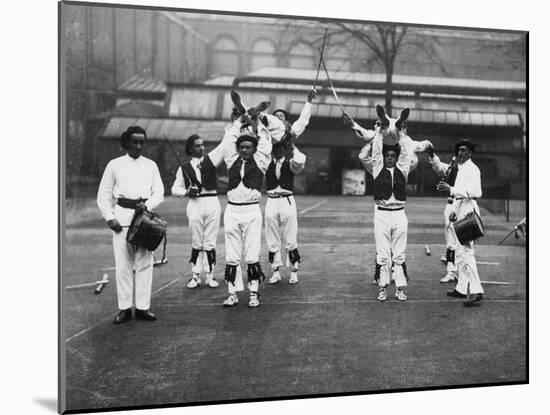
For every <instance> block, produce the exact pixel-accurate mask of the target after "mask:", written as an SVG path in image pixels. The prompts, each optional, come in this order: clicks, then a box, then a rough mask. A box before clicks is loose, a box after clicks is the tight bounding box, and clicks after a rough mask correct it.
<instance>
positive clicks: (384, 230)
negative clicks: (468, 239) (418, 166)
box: [359, 134, 411, 299]
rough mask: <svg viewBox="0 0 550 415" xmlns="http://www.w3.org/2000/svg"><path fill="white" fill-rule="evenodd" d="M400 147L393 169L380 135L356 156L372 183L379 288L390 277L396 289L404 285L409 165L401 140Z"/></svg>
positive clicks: (406, 150)
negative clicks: (388, 161)
mask: <svg viewBox="0 0 550 415" xmlns="http://www.w3.org/2000/svg"><path fill="white" fill-rule="evenodd" d="M399 144H400V152H399V156H398V159H397V163H396V165H395V167H392V168H386V167H384V155H383V154H382V148H383V147H382V146H383V143H382V137H381V135H379V134H378V135H376V136H375V137H374V139H373V140H372V141H371V142H369V143H367V144H366V145H365V146H364V147H363V148H362V149H361V152H360V153H359V160H360V161H361V163H362V164H363V166H364V167H365V168H366V169H367V171H368V172H369V173H371V174H372V176H373V178H374V181H375V184H374V198H375V211H374V240H375V244H376V262H377V264H379V265H380V279H379V282H378V284H379V286H380V288H381V289H384V288H385V287H386V286H388V285H389V284H390V281H391V279H392V278H393V279H394V280H395V285H396V287H397V288H398V289H402V288H403V287H406V286H407V278H406V271H405V270H404V269H403V265H404V263H405V250H406V247H407V226H408V221H407V215H406V214H405V210H404V207H405V199H406V183H407V177H408V174H409V171H410V167H411V162H410V156H409V153H408V149H407V146H406V143H405V142H404V140H401V141H400V143H399ZM371 145H372V148H371ZM392 264H393V267H392ZM392 269H393V275H392ZM396 296H397V293H396ZM379 299H380V298H379ZM383 299H385V297H384V298H383ZM400 299H406V296H404V295H403V297H402V298H400Z"/></svg>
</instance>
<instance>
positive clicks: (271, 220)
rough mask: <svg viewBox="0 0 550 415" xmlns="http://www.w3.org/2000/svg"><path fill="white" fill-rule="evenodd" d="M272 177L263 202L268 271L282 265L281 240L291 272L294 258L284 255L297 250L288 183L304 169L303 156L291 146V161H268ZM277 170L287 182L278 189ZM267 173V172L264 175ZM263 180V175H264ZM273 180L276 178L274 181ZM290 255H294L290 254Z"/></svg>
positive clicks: (294, 213)
mask: <svg viewBox="0 0 550 415" xmlns="http://www.w3.org/2000/svg"><path fill="white" fill-rule="evenodd" d="M271 163H272V166H273V167H272V168H273V169H274V172H272V173H271V174H273V175H274V178H271V179H273V181H272V180H268V191H267V196H268V199H267V203H266V205H265V239H266V244H267V249H268V251H269V254H270V262H271V268H272V270H273V271H276V270H278V269H279V267H281V266H282V265H283V262H282V259H281V237H282V240H283V241H284V247H285V249H286V251H287V255H286V257H287V259H288V260H287V261H285V262H287V266H288V265H291V266H292V269H291V272H294V273H295V272H296V271H297V270H298V264H299V255H298V258H294V257H293V258H292V259H294V261H292V260H291V259H290V258H289V257H288V255H289V253H290V252H296V254H297V249H298V213H297V211H296V201H295V200H294V196H293V190H292V186H289V185H288V184H290V181H293V180H294V174H298V173H301V172H302V171H303V170H304V167H305V163H306V156H305V154H304V153H302V152H301V151H300V150H298V148H296V147H294V149H293V152H292V158H291V159H290V160H288V161H287V160H286V159H285V157H282V158H280V159H273V160H272V162H271ZM281 169H282V170H283V176H284V177H285V179H286V180H288V181H289V183H288V184H283V186H284V187H282V186H281V184H282V183H281V182H280V181H279V180H280V179H281ZM269 174H270V172H269V171H268V173H267V175H269ZM266 177H267V176H266ZM275 178H276V179H275ZM272 182H273V184H272V186H273V185H275V184H276V187H274V188H272V189H269V187H270V184H271V183H272ZM291 255H294V254H291Z"/></svg>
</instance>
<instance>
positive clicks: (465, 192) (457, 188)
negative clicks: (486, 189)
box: [451, 159, 481, 199]
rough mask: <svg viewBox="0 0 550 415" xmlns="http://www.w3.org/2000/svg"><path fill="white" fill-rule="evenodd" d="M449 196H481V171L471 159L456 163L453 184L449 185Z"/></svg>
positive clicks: (469, 197) (470, 197)
mask: <svg viewBox="0 0 550 415" xmlns="http://www.w3.org/2000/svg"><path fill="white" fill-rule="evenodd" d="M451 196H454V197H455V198H459V199H460V198H464V199H466V198H468V199H472V198H474V197H475V198H478V197H481V172H480V171H479V168H478V167H477V166H476V165H475V164H474V162H473V161H472V160H471V159H468V160H466V161H465V162H464V163H462V164H460V163H459V164H458V173H457V175H456V180H455V185H454V186H453V187H451Z"/></svg>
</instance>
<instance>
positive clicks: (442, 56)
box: [63, 6, 526, 198]
mask: <svg viewBox="0 0 550 415" xmlns="http://www.w3.org/2000/svg"><path fill="white" fill-rule="evenodd" d="M65 10H66V15H65V16H64V20H63V22H64V27H65V33H64V36H65V42H64V43H65V46H66V47H65V63H66V65H65V69H66V85H65V88H66V99H67V101H66V103H67V125H66V128H67V156H68V157H67V160H68V163H67V173H68V174H67V192H68V196H72V195H80V194H82V195H88V194H93V193H94V192H95V188H96V185H97V182H98V180H99V178H100V176H101V173H102V171H103V168H104V166H105V163H106V162H107V161H108V160H109V159H111V158H113V157H114V156H115V155H116V154H119V153H121V151H120V149H119V146H118V137H119V136H120V132H121V131H123V130H124V129H125V128H126V127H127V126H128V125H132V124H136V123H139V124H140V125H143V126H144V127H146V129H147V132H148V135H149V140H150V141H149V144H148V149H147V152H148V154H149V155H150V156H151V157H152V158H154V159H155V160H156V161H157V162H158V164H159V167H160V168H161V174H162V176H163V179H164V180H165V186H166V188H167V189H169V188H170V186H171V182H172V180H173V177H174V173H175V170H176V168H177V165H178V163H179V162H178V160H177V158H176V155H175V153H178V155H181V156H183V155H184V152H183V151H182V150H183V141H184V140H185V139H186V138H187V137H188V136H189V135H190V134H192V133H199V134H200V135H202V136H203V137H204V138H205V139H206V141H207V147H209V148H212V147H213V146H215V145H216V143H217V142H218V141H219V140H220V139H221V137H222V135H223V128H224V126H225V125H226V124H227V122H228V118H229V113H230V110H231V103H230V99H229V91H230V89H231V88H237V89H238V90H239V92H241V94H242V95H243V97H244V99H245V102H250V103H255V102H257V101H260V100H265V99H269V100H270V101H271V102H272V106H271V109H275V108H285V109H287V110H289V111H290V112H291V113H292V114H294V115H295V116H298V114H299V111H300V110H301V106H302V104H303V101H304V99H305V97H306V95H307V91H308V90H309V89H311V86H312V85H313V80H314V79H315V74H316V69H317V65H318V62H319V50H320V43H321V39H322V37H323V33H324V31H325V29H327V32H328V33H329V34H330V36H329V41H328V42H327V45H326V48H325V51H324V54H323V56H324V59H325V61H326V64H327V67H328V70H329V72H330V74H331V78H332V80H333V82H334V86H335V88H336V89H337V91H338V95H339V97H340V100H341V101H342V103H344V104H345V108H346V111H348V112H350V113H351V114H352V115H353V116H354V117H355V118H356V120H357V121H358V122H360V123H361V124H362V125H363V126H364V127H370V126H371V125H372V123H373V122H374V120H375V118H376V117H375V114H374V105H375V104H378V103H380V104H384V99H385V90H386V89H387V88H386V83H385V82H386V74H385V71H386V69H387V65H384V64H383V63H382V62H381V60H380V59H379V57H378V56H377V54H376V53H375V52H374V51H373V50H372V48H369V47H368V45H367V44H366V43H365V42H364V41H363V40H362V39H361V38H360V37H357V36H350V35H349V33H344V32H342V31H341V28H339V27H338V25H337V24H329V23H327V22H323V23H320V22H318V21H314V20H295V19H279V18H258V17H242V16H232V15H215V14H195V13H175V12H166V11H162V12H161V11H152V10H140V9H127V8H106V7H84V6H68V7H66V8H65ZM386 26H388V25H386ZM354 28H355V26H354ZM389 28H390V29H391V28H392V27H391V25H390V26H389ZM393 28H397V29H401V30H403V28H402V27H401V26H393ZM379 29H380V28H379V27H377V26H376V24H374V23H373V24H367V23H365V24H364V25H361V27H360V33H361V35H369V36H371V38H373V39H376V36H378V34H379ZM388 33H390V34H391V32H388ZM394 33H395V32H394ZM399 33H402V32H399V30H398V31H397V34H399ZM403 45H404V46H402V47H401V48H400V49H399V50H398V51H397V53H396V56H395V61H394V62H393V65H392V66H393V72H392V73H393V78H392V81H393V82H392V86H391V91H392V93H393V100H392V105H393V107H394V111H393V112H394V113H397V111H399V110H400V109H401V108H403V107H405V106H410V107H411V108H412V112H411V116H410V121H409V124H408V132H409V135H410V136H411V137H412V138H413V139H418V140H423V139H429V140H431V141H432V142H433V143H434V145H435V146H436V149H437V151H438V153H439V154H440V156H441V157H442V159H444V160H449V159H450V157H451V154H452V149H453V144H454V142H456V140H457V139H459V138H461V137H471V138H473V139H474V140H475V141H476V142H477V143H478V144H479V152H478V154H477V155H476V163H477V164H478V165H479V166H480V168H481V170H482V177H483V179H484V180H483V184H484V186H485V191H486V196H488V197H491V196H494V197H497V196H498V197H509V196H512V197H516V198H523V197H524V196H525V184H526V178H525V177H526V176H525V168H526V166H525V160H526V156H525V152H526V142H525V131H526V128H525V116H526V79H525V77H526V73H525V69H526V63H525V62H526V58H525V51H526V43H525V35H524V34H519V33H509V32H487V31H471V30H470V31H461V30H457V29H441V28H437V29H434V28H425V27H413V26H409V27H407V28H406V34H405V35H404V39H403ZM318 90H319V92H320V95H319V97H318V99H317V100H316V101H315V105H314V113H313V117H312V120H311V124H310V126H309V127H308V129H307V130H306V132H305V133H304V135H303V136H302V137H301V138H300V142H299V143H298V144H299V146H300V148H301V149H302V150H303V151H304V152H305V153H306V154H307V156H308V164H307V167H306V171H305V173H304V174H303V175H300V176H298V178H297V190H298V191H299V192H303V193H326V194H329V193H333V194H341V193H342V192H345V190H346V185H344V186H343V185H342V184H343V183H344V182H346V180H345V178H351V177H354V178H355V179H353V180H355V181H359V182H360V181H361V180H364V190H363V191H364V192H366V193H369V191H370V186H371V183H370V182H369V177H368V175H365V174H364V172H362V169H361V168H360V166H359V162H358V160H357V154H358V152H359V150H360V148H361V146H362V144H363V143H362V142H361V140H360V139H358V138H356V137H354V136H353V134H352V132H351V131H350V130H349V129H347V128H346V127H345V126H344V125H343V124H342V122H341V111H340V108H339V106H338V105H337V104H336V101H335V100H334V97H333V96H332V94H331V91H330V89H329V88H328V82H327V80H326V76H325V75H324V73H323V71H321V74H320V76H319V84H318ZM166 138H168V139H169V141H170V143H171V144H169V143H168V142H167V141H166ZM181 156H180V157H181ZM220 173H221V174H222V176H223V174H224V171H223V168H222V170H221V172H220ZM362 178H364V179H362ZM353 180H352V181H353ZM436 182H437V178H436V177H435V176H434V175H433V174H432V173H431V170H430V168H429V166H428V165H427V161H426V158H425V156H423V157H421V160H420V164H419V167H418V169H417V170H416V171H415V172H414V174H413V175H412V176H411V179H410V186H409V187H410V189H409V190H410V192H411V193H412V194H419V195H426V194H431V193H433V192H434V186H435V183H436ZM356 184H357V183H356ZM220 187H221V190H223V187H224V181H223V179H222V180H221V183H220ZM352 187H353V186H352ZM359 190H360V191H361V190H362V188H361V187H360V186H359Z"/></svg>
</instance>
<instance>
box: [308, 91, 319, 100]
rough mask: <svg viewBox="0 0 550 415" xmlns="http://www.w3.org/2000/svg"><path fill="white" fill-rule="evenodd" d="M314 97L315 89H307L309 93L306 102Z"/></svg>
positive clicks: (315, 94)
mask: <svg viewBox="0 0 550 415" xmlns="http://www.w3.org/2000/svg"><path fill="white" fill-rule="evenodd" d="M316 97H317V91H316V90H315V88H314V89H312V90H311V91H309V94H307V102H311V101H313V100H314V99H315V98H316Z"/></svg>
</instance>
